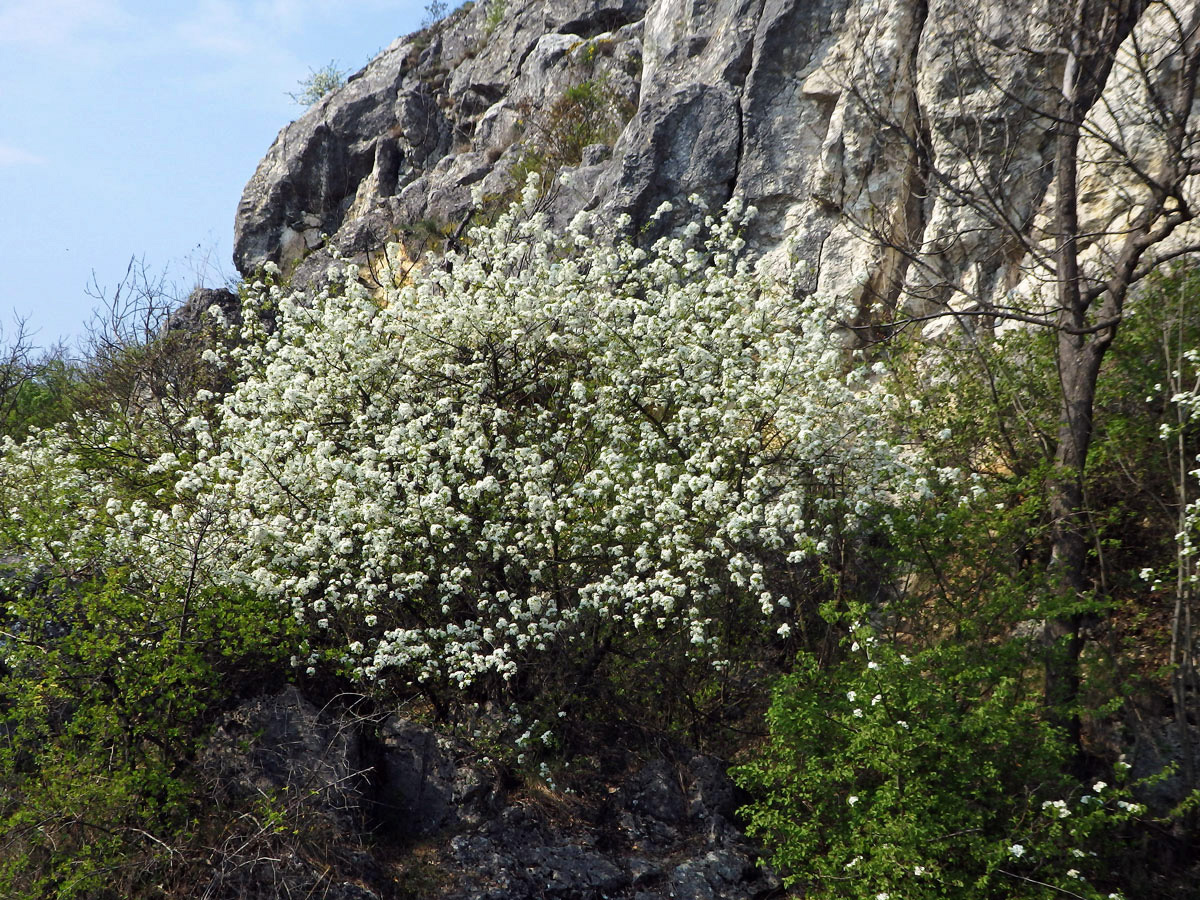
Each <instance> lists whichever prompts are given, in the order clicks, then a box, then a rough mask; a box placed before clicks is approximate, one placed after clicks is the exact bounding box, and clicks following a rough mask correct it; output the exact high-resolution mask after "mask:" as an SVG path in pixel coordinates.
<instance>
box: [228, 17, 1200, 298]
mask: <svg viewBox="0 0 1200 900" xmlns="http://www.w3.org/2000/svg"><path fill="white" fill-rule="evenodd" d="M1040 9H1041V8H1040V7H1039V6H1038V4H1037V3H1036V2H1033V0H1024V2H1020V0H854V2H851V0H483V2H479V3H476V4H475V5H473V6H471V5H468V6H466V7H464V8H463V9H460V10H459V11H458V12H456V13H454V14H452V15H451V16H450V17H449V18H448V19H446V20H445V21H443V22H441V23H438V24H437V25H435V26H433V27H432V28H431V29H429V30H426V31H422V32H418V33H415V34H412V35H409V36H407V37H405V38H401V39H399V40H397V41H396V42H395V43H393V44H392V45H391V46H390V47H389V48H388V49H387V50H386V51H384V52H383V53H382V54H380V55H379V56H378V57H377V58H376V59H375V60H373V61H372V62H371V63H370V64H369V65H368V66H367V67H366V68H364V69H363V70H362V71H361V72H359V73H357V74H356V75H355V76H353V77H352V78H351V79H350V81H349V82H348V83H347V85H346V86H345V87H344V88H342V89H341V90H339V91H336V92H334V93H332V94H330V95H328V96H327V97H325V98H324V99H322V100H321V101H320V102H318V103H317V104H316V105H315V106H314V107H312V108H311V109H310V110H309V111H308V112H307V113H305V115H303V116H302V117H301V118H300V119H299V120H297V121H296V122H294V123H292V124H291V125H289V126H288V127H287V128H286V129H284V130H283V132H281V133H280V135H279V137H278V138H277V140H276V141H275V144H274V145H273V146H272V147H271V149H270V151H269V152H268V154H267V156H266V158H265V159H264V160H263V161H262V163H261V165H260V166H259V169H258V171H257V172H256V173H255V175H254V177H253V178H252V179H251V181H250V183H249V184H248V185H247V187H246V191H245V194H244V196H243V198H242V202H241V204H240V206H239V208H238V214H237V222H236V239H235V251H234V253H235V261H236V263H237V265H238V268H239V269H240V270H241V271H242V272H243V274H249V273H251V272H252V271H253V270H254V269H255V268H256V267H257V266H259V265H261V264H262V263H264V262H267V261H268V260H270V261H274V262H277V263H280V264H282V265H283V266H284V267H285V268H289V269H290V268H293V267H295V266H297V265H300V271H299V272H298V275H299V276H300V279H301V281H303V280H307V279H309V278H311V277H314V276H316V275H318V274H319V273H320V272H322V271H323V270H324V268H325V266H326V265H327V263H328V261H329V255H328V252H327V251H328V250H329V249H330V248H331V247H332V248H336V249H337V251H338V252H339V253H341V254H343V255H348V256H351V257H355V256H357V257H358V258H359V260H360V261H370V257H371V254H372V253H373V252H375V251H377V250H378V249H379V248H381V247H382V246H383V245H384V243H386V242H387V241H389V240H394V239H395V238H396V237H398V236H405V235H408V236H413V235H417V236H419V237H420V236H423V237H424V238H426V239H429V238H432V240H433V243H434V244H436V243H437V242H439V241H442V240H444V239H445V238H447V237H452V236H453V235H455V234H456V233H460V232H461V230H462V228H463V227H465V224H466V222H467V220H468V219H469V218H470V217H471V216H472V215H473V214H479V213H480V212H481V211H485V210H483V209H481V207H482V208H486V207H487V206H488V204H489V203H491V204H493V205H494V204H496V203H498V202H501V201H503V200H504V199H505V198H508V197H511V196H512V192H513V188H514V184H515V182H517V181H519V180H521V179H522V178H523V177H524V176H525V174H526V173H527V172H529V171H537V172H539V173H540V174H541V175H542V176H544V177H545V179H546V183H547V184H550V183H553V185H554V186H553V188H552V189H551V190H550V193H549V196H548V197H547V201H546V205H547V207H548V208H549V209H550V210H551V211H552V212H553V213H554V214H555V216H556V217H557V219H558V220H559V221H560V222H561V221H565V220H566V219H567V218H569V217H570V216H571V215H572V214H574V213H575V212H576V211H578V210H580V209H595V210H598V211H600V212H601V213H602V214H603V215H602V219H603V220H604V221H610V222H611V221H614V216H615V215H616V214H619V213H628V214H629V215H631V216H632V217H633V220H634V224H635V227H636V226H637V225H639V224H640V223H641V222H643V221H644V220H645V219H646V218H647V217H648V216H649V215H650V213H651V212H653V211H654V210H655V209H656V208H657V207H658V206H659V205H660V204H661V203H662V202H663V201H667V200H670V201H676V202H677V201H679V200H680V199H681V198H684V197H687V196H688V195H691V194H698V195H700V196H701V197H702V198H703V199H704V200H705V201H707V202H708V203H709V204H710V206H711V205H719V204H722V203H724V202H725V201H726V200H728V199H729V198H730V197H732V196H734V195H735V194H736V195H738V196H740V197H743V198H744V199H745V200H746V201H747V202H749V203H752V204H754V205H755V206H757V207H758V209H759V212H760V214H759V216H758V218H757V220H756V221H755V224H754V226H753V229H752V233H751V238H752V241H753V242H754V245H755V246H756V247H757V249H759V250H760V251H764V252H768V253H770V252H772V251H777V250H779V249H780V248H781V246H782V242H783V241H784V239H785V238H787V239H790V240H791V242H792V246H793V247H794V252H796V253H798V254H799V256H800V257H801V258H803V259H806V260H807V261H808V262H809V263H810V266H811V268H810V271H811V273H812V276H811V282H810V285H809V286H810V288H811V289H814V290H820V291H823V292H827V293H829V294H831V295H837V296H842V297H848V298H852V299H860V300H870V301H876V300H882V301H884V302H894V301H895V300H896V299H897V298H899V297H900V296H901V295H903V296H905V297H906V298H914V297H915V298H922V299H923V300H926V301H930V302H946V301H948V300H953V298H954V297H955V296H956V295H964V296H970V297H974V298H982V299H988V298H993V299H994V298H996V297H999V296H1003V295H1004V294H1006V293H1007V292H1010V291H1012V290H1015V289H1018V288H1021V289H1023V290H1026V291H1028V290H1031V289H1032V288H1031V286H1030V284H1029V282H1030V272H1031V268H1032V269H1036V268H1037V266H1036V265H1035V266H1033V267H1031V266H1030V261H1031V260H1034V261H1036V258H1037V254H1038V250H1039V247H1038V242H1039V241H1042V242H1044V241H1045V240H1046V238H1045V236H1044V235H1041V234H1040V233H1039V231H1038V227H1039V215H1042V214H1043V211H1044V205H1045V201H1046V192H1047V190H1048V187H1049V185H1050V184H1051V179H1052V176H1053V141H1052V139H1051V138H1050V136H1049V134H1048V129H1049V127H1050V120H1049V118H1047V116H1045V115H1043V113H1045V112H1047V111H1050V110H1052V109H1053V101H1054V97H1055V90H1056V89H1057V86H1058V85H1059V84H1061V72H1060V67H1061V65H1062V58H1063V54H1062V53H1061V52H1059V51H1058V50H1057V48H1056V43H1055V40H1054V38H1053V32H1052V29H1050V28H1049V27H1048V26H1047V25H1046V24H1045V18H1044V15H1041V14H1040ZM1184 13H1185V18H1186V16H1187V15H1193V14H1194V10H1193V11H1192V12H1191V13H1188V12H1187V11H1186V10H1185V11H1184ZM1148 17H1150V14H1147V16H1144V17H1143V18H1148ZM1152 27H1153V22H1150V23H1142V24H1139V29H1141V30H1142V31H1146V30H1147V29H1152ZM1143 37H1144V35H1143ZM1148 45H1149V44H1146V46H1148ZM1131 69H1136V67H1130V66H1120V65H1118V66H1116V67H1114V69H1113V73H1114V74H1112V75H1111V76H1110V79H1109V80H1110V82H1111V84H1110V85H1108V86H1107V87H1106V88H1105V97H1106V98H1115V100H1116V101H1119V102H1114V103H1112V104H1108V105H1107V106H1106V104H1105V103H1104V102H1102V103H1101V104H1098V106H1097V108H1098V109H1101V108H1104V109H1107V110H1108V111H1107V112H1105V113H1104V115H1108V114H1110V113H1111V112H1112V110H1114V109H1116V110H1120V109H1122V108H1125V107H1130V104H1129V102H1128V101H1129V98H1130V97H1131V96H1132V95H1133V94H1136V85H1134V86H1132V87H1131V86H1130V84H1129V81H1130V78H1131V77H1132V76H1130V75H1129V72H1130V71H1131ZM582 95H586V96H583V99H585V100H586V101H587V102H584V103H581V102H580V98H581V96H582ZM1130 108H1131V109H1132V107H1130ZM1097 116H1101V114H1100V113H1097ZM1143 118H1144V117H1143ZM1136 120H1137V111H1136V110H1135V111H1131V113H1130V122H1128V123H1122V128H1123V129H1124V130H1121V129H1118V128H1116V127H1115V126H1114V123H1111V122H1110V123H1099V124H1101V125H1102V126H1105V127H1104V129H1103V130H1104V131H1106V132H1107V133H1109V134H1114V133H1120V134H1121V135H1123V136H1124V135H1133V137H1130V138H1129V140H1127V141H1125V143H1124V144H1123V147H1125V148H1135V149H1134V150H1133V151H1131V152H1134V153H1135V154H1142V156H1143V157H1145V158H1147V159H1148V158H1150V157H1152V156H1153V150H1152V149H1147V148H1148V147H1149V145H1151V144H1153V140H1150V141H1147V140H1143V139H1142V138H1139V137H1137V136H1136V135H1137V133H1138V128H1139V127H1142V128H1143V131H1144V127H1143V126H1139V125H1138V123H1137V121H1136ZM579 133H583V134H584V135H586V136H587V137H585V138H584V140H586V141H587V145H586V146H583V147H579V146H573V147H572V146H563V140H564V136H570V135H578V134H579ZM588 137H590V138H591V140H588ZM1143 137H1144V135H1143ZM1138 148H1140V149H1138ZM1108 149H1111V148H1108ZM1108 149H1106V148H1104V147H1099V148H1097V149H1096V152H1095V153H1093V154H1091V155H1092V157H1093V158H1094V159H1096V160H1097V163H1096V165H1095V166H1094V167H1093V169H1094V170H1093V171H1092V172H1091V174H1089V173H1086V172H1085V173H1084V178H1083V181H1084V188H1085V198H1084V200H1085V202H1084V214H1085V219H1086V221H1085V222H1084V223H1082V230H1083V231H1084V232H1091V233H1099V232H1100V231H1102V230H1103V229H1104V228H1105V227H1107V226H1109V225H1111V224H1112V223H1113V222H1114V220H1116V219H1117V218H1119V216H1120V215H1121V214H1122V210H1128V209H1129V206H1130V201H1129V198H1128V197H1127V196H1126V197H1122V196H1121V194H1120V191H1118V190H1115V189H1114V184H1113V176H1112V173H1111V172H1106V171H1105V170H1104V165H1103V159H1102V158H1103V156H1104V153H1105V152H1108ZM563 175H567V176H569V179H570V183H569V184H567V185H565V186H563V185H561V184H559V176H563ZM473 192H475V196H476V197H477V198H480V197H481V198H483V199H482V200H479V199H473ZM981 197H985V198H986V202H981V201H980V198H981ZM1040 224H1043V225H1044V224H1045V223H1044V222H1041V223H1040ZM324 235H329V236H330V237H329V239H328V241H327V240H326V238H325V237H324ZM420 246H422V245H421V244H420V243H419V242H418V246H417V249H420ZM914 260H917V261H918V262H917V263H916V264H914V262H913V261H914ZM1022 284H1024V287H1021V286H1022Z"/></svg>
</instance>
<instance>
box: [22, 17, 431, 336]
mask: <svg viewBox="0 0 1200 900" xmlns="http://www.w3.org/2000/svg"><path fill="white" fill-rule="evenodd" d="M425 2H426V0H333V2H331V0H324V2H321V0H248V2H240V3H234V2H225V0H205V2H194V3H174V2H162V0H160V2H137V0H0V270H2V272H3V275H2V277H0V322H2V323H3V324H4V326H5V330H6V333H9V334H11V329H12V323H13V320H14V316H19V317H22V318H25V319H27V320H28V326H29V327H30V328H31V329H34V330H36V332H37V342H38V343H39V344H42V345H48V344H52V343H54V342H55V341H56V340H58V339H66V340H67V341H69V342H70V341H73V340H75V339H76V338H77V337H78V336H79V335H81V334H82V333H83V330H84V327H83V326H84V323H85V321H86V320H87V319H88V318H89V317H90V314H91V310H92V309H93V307H94V306H95V305H96V303H95V301H94V300H93V299H92V298H90V297H88V296H87V293H86V290H85V289H86V288H87V287H88V285H89V283H90V282H91V281H92V277H93V273H94V274H95V280H96V282H97V283H98V284H99V285H100V286H101V287H107V288H108V289H110V290H111V289H112V288H113V287H115V285H116V284H117V283H118V282H119V281H120V280H121V277H122V275H123V274H124V272H125V269H126V267H127V265H128V264H129V261H130V259H131V258H134V257H136V258H137V259H139V260H144V263H145V265H146V267H147V268H148V269H149V270H150V271H151V272H153V273H155V274H156V275H158V274H161V273H163V272H164V271H165V273H166V277H167V280H168V281H169V282H171V283H173V284H175V285H176V286H177V287H178V289H179V290H181V291H182V292H184V293H186V291H187V290H188V289H190V288H191V287H192V286H193V285H194V284H195V283H197V282H198V281H204V282H205V283H207V284H219V283H221V282H222V281H223V280H224V279H226V278H228V277H230V276H232V275H234V269H233V264H232V262H231V260H230V254H231V250H232V236H233V216H234V211H235V210H236V208H237V202H238V199H239V197H240V196H241V192H242V188H243V186H244V185H245V183H246V182H247V181H248V180H249V178H250V176H251V175H252V174H253V173H254V168H255V166H256V164H257V163H258V160H259V159H260V158H261V157H262V156H263V154H264V153H266V150H267V148H268V147H269V146H270V144H271V141H272V140H274V138H275V135H276V134H277V133H278V131H279V129H280V128H282V127H283V126H284V125H286V124H287V123H288V122H289V121H291V120H292V119H294V118H296V117H297V116H298V115H300V113H301V112H302V111H303V110H302V109H301V108H300V107H298V106H296V105H295V103H293V102H292V101H291V99H290V98H289V97H288V96H287V93H288V92H289V91H293V92H295V91H297V90H298V87H297V82H299V81H300V80H301V79H302V78H304V77H305V76H306V75H307V74H308V73H309V72H310V70H312V69H319V68H321V67H322V66H323V65H325V64H326V63H328V62H329V61H330V60H336V61H337V63H338V64H339V67H340V68H342V69H347V70H350V71H354V70H356V69H358V68H360V67H361V66H363V65H364V64H365V63H366V62H367V60H368V59H370V58H371V57H372V56H374V55H375V53H377V52H378V51H379V50H381V49H382V48H384V47H386V46H387V45H388V44H390V43H391V42H392V40H393V39H395V38H396V37H399V36H400V35H403V34H406V33H408V32H410V31H413V30H414V29H416V28H417V27H418V26H419V25H420V24H421V20H422V18H424V16H425V12H424V7H425Z"/></svg>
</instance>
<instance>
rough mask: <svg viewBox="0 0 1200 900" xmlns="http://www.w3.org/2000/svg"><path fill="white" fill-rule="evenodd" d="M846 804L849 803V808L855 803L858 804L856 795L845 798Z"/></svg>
mask: <svg viewBox="0 0 1200 900" xmlns="http://www.w3.org/2000/svg"><path fill="white" fill-rule="evenodd" d="M846 802H847V803H849V804H850V805H851V806H853V805H854V804H855V803H857V802H858V795H857V794H851V795H850V796H849V797H848V798H846Z"/></svg>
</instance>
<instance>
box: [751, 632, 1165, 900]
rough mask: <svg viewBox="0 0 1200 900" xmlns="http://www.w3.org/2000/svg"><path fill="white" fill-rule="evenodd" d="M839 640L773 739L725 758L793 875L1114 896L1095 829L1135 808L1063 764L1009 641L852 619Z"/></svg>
mask: <svg viewBox="0 0 1200 900" xmlns="http://www.w3.org/2000/svg"><path fill="white" fill-rule="evenodd" d="M847 640H848V642H849V643H850V647H849V653H848V654H847V656H846V658H845V660H844V661H843V662H842V663H840V664H838V665H836V666H829V667H824V668H822V667H821V666H819V665H818V664H817V662H816V660H815V659H813V658H812V657H811V656H809V655H807V654H805V655H802V656H801V657H800V659H799V660H798V662H797V667H796V670H795V672H794V673H793V674H792V675H790V676H788V677H787V678H785V679H784V680H783V681H782V682H781V683H780V684H779V685H778V688H777V690H776V692H775V699H774V702H773V704H772V706H771V710H770V714H769V716H768V721H769V724H770V729H771V742H770V744H769V746H768V747H766V748H764V749H763V750H761V751H760V752H759V754H758V759H757V760H756V761H754V762H752V763H750V764H748V765H745V766H743V767H742V768H741V769H739V770H738V772H737V776H738V778H739V780H740V781H741V782H742V784H743V785H744V786H746V787H747V788H749V789H750V790H751V791H752V792H753V793H754V794H755V796H756V800H755V802H754V803H752V804H751V805H750V806H749V807H748V808H747V810H746V812H747V814H748V816H749V818H750V822H751V831H752V832H753V833H757V834H759V835H761V836H763V837H764V838H766V839H767V841H768V843H769V845H770V846H771V847H772V848H773V854H772V857H771V858H772V861H773V863H774V864H775V865H776V866H778V867H779V868H780V869H781V871H782V872H784V873H785V874H786V876H787V881H788V882H789V883H791V884H802V885H804V891H805V896H807V897H813V898H847V900H850V898H855V900H857V898H862V897H887V896H890V897H905V898H929V900H932V898H948V897H963V896H969V897H978V898H986V897H997V898H1000V897H1004V898H1015V897H1044V896H1049V895H1050V894H1052V893H1064V894H1068V895H1069V896H1075V897H1087V898H1096V900H1099V898H1106V897H1108V898H1111V897H1113V896H1116V895H1114V894H1112V893H1111V892H1110V891H1111V887H1101V885H1104V884H1105V882H1110V881H1111V874H1112V873H1111V870H1110V868H1109V861H1108V860H1107V859H1105V858H1104V857H1103V856H1102V855H1101V854H1103V852H1104V847H1105V845H1104V843H1103V839H1104V838H1105V836H1106V835H1111V834H1112V833H1113V830H1114V829H1115V827H1116V826H1117V825H1118V824H1119V823H1121V822H1126V821H1131V820H1134V819H1138V818H1140V817H1142V816H1144V814H1145V813H1146V809H1145V807H1143V806H1141V805H1139V804H1137V803H1135V802H1132V797H1131V795H1130V791H1129V789H1128V788H1127V787H1125V786H1123V785H1121V784H1120V783H1119V782H1117V781H1116V780H1114V783H1113V784H1112V785H1110V784H1108V783H1106V782H1104V781H1101V780H1094V781H1089V782H1088V784H1087V785H1080V784H1078V783H1077V782H1075V781H1074V780H1073V779H1072V778H1071V777H1070V776H1069V775H1067V774H1065V765H1064V764H1065V762H1066V760H1067V759H1068V757H1069V748H1068V746H1067V744H1066V741H1065V740H1064V739H1063V737H1062V735H1061V734H1059V733H1057V732H1056V731H1055V729H1054V728H1052V727H1051V726H1050V725H1048V724H1047V723H1046V722H1045V720H1044V717H1043V716H1042V715H1041V708H1040V707H1041V700H1040V698H1039V697H1038V696H1037V695H1036V693H1030V692H1029V691H1028V690H1027V689H1023V688H1022V687H1021V681H1020V677H1019V664H1020V657H1021V652H1022V648H1021V647H1020V646H1019V644H1020V642H1019V641H1018V642H1015V643H1013V644H1010V646H1008V647H994V648H992V650H991V652H990V653H987V654H985V655H982V656H977V655H976V654H972V653H970V652H968V651H967V650H966V648H964V647H963V646H961V645H957V646H956V645H955V644H954V643H952V642H945V643H943V644H941V645H940V646H936V647H932V648H928V649H925V650H914V649H912V648H908V649H907V650H906V648H905V647H904V646H903V645H898V644H896V643H894V642H893V641H891V640H889V639H886V638H884V637H881V636H879V635H877V633H876V631H875V629H873V628H871V627H870V626H868V625H866V624H863V623H862V622H856V623H855V624H854V626H853V627H852V629H851V631H850V636H849V637H848V639H847ZM909 653H911V654H912V655H911V656H910V655H908V654H909ZM1014 666H1017V667H1018V668H1017V669H1014ZM1014 672H1016V677H1014V674H1013V673H1014ZM1117 773H1118V776H1119V777H1120V776H1123V774H1124V767H1123V766H1122V765H1121V764H1118V766H1117Z"/></svg>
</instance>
